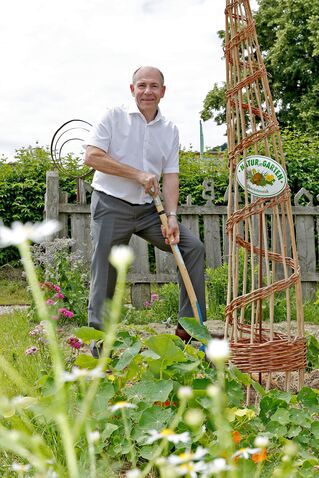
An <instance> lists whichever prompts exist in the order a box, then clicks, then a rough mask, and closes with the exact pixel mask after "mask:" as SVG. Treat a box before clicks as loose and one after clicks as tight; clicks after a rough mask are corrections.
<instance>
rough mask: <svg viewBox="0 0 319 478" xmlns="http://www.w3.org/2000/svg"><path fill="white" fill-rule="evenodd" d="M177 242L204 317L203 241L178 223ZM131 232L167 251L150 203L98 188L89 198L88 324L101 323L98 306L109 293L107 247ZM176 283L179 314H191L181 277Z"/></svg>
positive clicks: (113, 277)
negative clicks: (89, 279)
mask: <svg viewBox="0 0 319 478" xmlns="http://www.w3.org/2000/svg"><path fill="white" fill-rule="evenodd" d="M179 227H180V242H179V244H178V246H179V248H180V251H181V254H182V256H183V259H184V262H185V266H186V268H187V270H188V273H189V276H190V279H191V281H192V284H193V287H194V290H195V293H196V296H197V299H198V302H199V306H200V309H201V313H202V317H203V320H206V304H205V281H204V256H205V249H204V245H203V243H202V242H201V241H200V240H199V239H197V238H196V237H194V236H193V235H192V234H191V232H190V231H189V230H188V229H187V228H186V227H185V226H183V225H182V224H180V225H179ZM132 234H136V235H137V236H139V237H142V238H143V239H145V240H146V241H148V242H150V243H151V244H153V245H154V246H156V247H158V248H159V249H161V250H162V251H167V252H171V248H170V246H169V245H167V244H165V239H164V237H163V235H162V232H161V226H160V219H159V216H158V213H157V211H156V208H155V206H154V204H153V203H151V204H130V203H128V202H126V201H123V200H121V199H118V198H115V197H113V196H109V195H107V194H104V193H102V192H99V191H93V193H92V199H91V235H92V243H93V244H92V245H93V255H92V265H91V287H90V298H89V308H88V312H89V317H88V320H89V325H90V326H91V327H94V328H96V329H101V328H102V327H103V323H102V318H101V315H102V310H103V305H104V302H105V300H106V299H110V298H112V297H113V293H114V289H115V284H116V270H115V269H114V267H113V266H112V265H111V264H110V263H109V262H108V257H109V255H110V251H111V248H112V247H113V246H118V245H127V244H128V243H129V240H130V238H131V236H132ZM178 278H179V285H180V300H179V314H178V316H179V317H193V316H194V314H193V311H192V307H191V304H190V301H189V299H188V296H187V292H186V290H185V287H184V284H183V281H182V279H181V277H180V275H179V274H178Z"/></svg>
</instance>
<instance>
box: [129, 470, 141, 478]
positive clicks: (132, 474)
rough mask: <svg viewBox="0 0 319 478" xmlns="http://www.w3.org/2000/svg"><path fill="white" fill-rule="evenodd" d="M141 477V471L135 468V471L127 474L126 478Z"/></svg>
mask: <svg viewBox="0 0 319 478" xmlns="http://www.w3.org/2000/svg"><path fill="white" fill-rule="evenodd" d="M140 476H141V472H140V470H138V469H137V468H135V469H134V470H130V471H128V472H127V473H126V478H139V477H140Z"/></svg>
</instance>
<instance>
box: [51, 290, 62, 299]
mask: <svg viewBox="0 0 319 478" xmlns="http://www.w3.org/2000/svg"><path fill="white" fill-rule="evenodd" d="M53 297H54V298H55V299H64V294H62V293H61V292H57V293H56V294H54V296H53Z"/></svg>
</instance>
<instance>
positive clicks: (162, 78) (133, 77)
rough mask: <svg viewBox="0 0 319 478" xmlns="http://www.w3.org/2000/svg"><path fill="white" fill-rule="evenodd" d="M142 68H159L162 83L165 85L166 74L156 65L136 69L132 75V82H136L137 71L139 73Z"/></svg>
mask: <svg viewBox="0 0 319 478" xmlns="http://www.w3.org/2000/svg"><path fill="white" fill-rule="evenodd" d="M142 68H152V69H153V70H157V71H158V73H159V74H160V77H161V80H162V84H163V85H164V75H163V73H162V72H161V70H159V69H158V68H156V67H155V66H140V67H139V68H138V69H137V70H135V71H134V73H133V76H132V83H133V84H134V83H135V76H136V73H138V72H139V71H140V70H141V69H142Z"/></svg>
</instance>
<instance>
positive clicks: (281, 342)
mask: <svg viewBox="0 0 319 478" xmlns="http://www.w3.org/2000/svg"><path fill="white" fill-rule="evenodd" d="M225 15H226V29H225V31H226V37H225V56H226V75H227V92H226V98H227V135H228V151H229V196H228V220H227V234H228V240H229V277H228V294H227V307H226V330H225V335H226V336H227V337H228V338H229V340H230V344H231V351H232V356H231V361H232V362H233V363H234V364H235V365H236V366H237V367H238V368H239V369H240V370H242V371H244V372H248V373H250V374H257V376H258V377H259V380H260V382H261V381H262V380H263V382H265V384H266V386H267V387H269V386H271V384H272V374H273V373H274V372H282V373H283V375H282V377H283V379H284V380H283V382H284V386H285V388H286V389H287V390H288V389H290V388H291V383H292V380H291V379H292V374H291V373H292V372H294V371H295V372H297V377H298V385H297V387H299V388H300V387H301V386H302V384H303V380H304V369H305V365H306V343H305V338H304V323H303V310H302V297H301V282H300V267H299V264H298V258H297V250H296V243H295V232H294V225H293V219H292V211H291V204H290V190H289V188H288V186H286V187H285V188H283V190H282V192H280V193H279V194H278V195H276V196H273V197H257V195H253V194H251V193H250V192H248V190H247V188H246V187H243V188H242V187H240V186H239V185H238V181H237V176H236V166H237V164H238V163H239V161H242V160H243V164H244V177H245V186H247V178H248V177H249V175H250V177H251V176H252V174H253V173H254V172H255V173H256V171H254V170H253V171H252V168H251V167H250V166H251V163H250V164H248V163H247V161H246V158H249V157H251V156H254V155H262V156H264V157H268V158H272V159H274V160H275V161H276V162H277V163H279V164H280V165H281V166H282V167H283V168H284V170H285V161H284V155H283V149H282V143H281V138H280V132H279V126H278V122H277V119H276V114H275V109H274V105H273V101H272V97H271V93H270V89H269V84H268V79H267V72H266V69H265V65H264V62H263V58H262V55H261V52H260V49H259V45H258V40H257V35H256V29H255V24H254V21H253V18H252V14H251V9H250V5H249V0H226V10H225ZM260 177H261V175H259V177H258V175H257V176H256V178H255V183H256V184H257V183H258V180H260ZM278 297H280V298H281V300H284V303H285V310H286V312H285V315H286V317H285V318H286V326H287V327H286V330H285V333H284V334H283V333H276V331H275V326H274V322H275V314H276V308H275V305H276V299H278ZM282 298H283V299H282ZM293 311H294V313H295V314H296V323H297V332H295V333H294V335H293V334H292V330H291V320H292V312H293ZM262 374H266V375H265V376H263V375H262ZM276 376H277V375H276Z"/></svg>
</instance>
